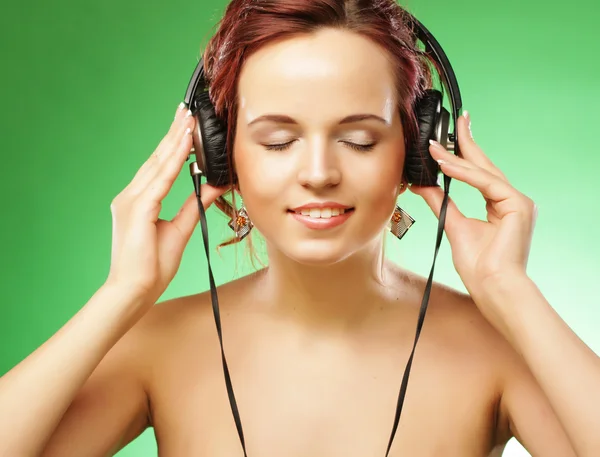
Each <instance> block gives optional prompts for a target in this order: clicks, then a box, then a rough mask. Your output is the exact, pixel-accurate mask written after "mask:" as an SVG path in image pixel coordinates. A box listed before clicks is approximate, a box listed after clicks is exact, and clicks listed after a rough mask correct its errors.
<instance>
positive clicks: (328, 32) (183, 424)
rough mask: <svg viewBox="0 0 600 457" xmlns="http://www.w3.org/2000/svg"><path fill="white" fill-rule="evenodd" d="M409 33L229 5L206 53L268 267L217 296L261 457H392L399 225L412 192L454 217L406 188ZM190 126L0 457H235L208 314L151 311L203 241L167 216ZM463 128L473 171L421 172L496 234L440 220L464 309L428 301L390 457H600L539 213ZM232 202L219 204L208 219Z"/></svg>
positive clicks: (365, 10) (326, 4) (403, 330)
mask: <svg viewBox="0 0 600 457" xmlns="http://www.w3.org/2000/svg"><path fill="white" fill-rule="evenodd" d="M405 17H406V16H405V12H404V11H403V10H402V9H401V8H400V7H399V6H397V5H396V4H395V3H393V0H377V1H376V0H348V1H344V0H304V1H292V0H272V1H255V0H254V1H253V0H234V1H232V3H231V4H230V5H229V7H228V8H227V11H226V13H225V17H224V19H223V21H222V23H221V26H220V28H219V30H218V32H217V34H216V35H215V37H214V38H213V40H212V41H211V43H210V44H209V46H208V48H207V51H206V53H205V62H206V66H207V68H206V70H207V75H208V77H209V79H210V81H211V98H212V100H213V102H214V103H215V106H216V108H217V110H218V112H221V113H225V112H227V115H228V116H229V119H230V120H231V119H233V120H234V122H233V123H230V139H231V141H232V143H231V145H232V147H231V150H232V154H233V157H232V158H233V162H234V165H235V172H236V174H237V177H238V181H237V182H238V183H237V185H236V189H235V191H236V192H238V193H239V195H241V197H242V198H243V202H244V207H245V209H246V211H247V213H248V215H249V217H250V218H251V220H252V222H253V224H254V226H255V229H256V230H258V231H260V232H261V233H262V235H263V236H264V238H265V240H266V244H267V251H268V257H269V259H268V260H269V266H268V267H267V268H264V269H261V270H259V271H258V272H256V273H254V274H251V275H249V276H246V277H243V278H241V279H239V280H236V281H233V282H231V283H228V284H225V285H223V286H222V287H220V288H219V299H220V307H221V317H222V324H223V328H224V336H225V343H224V344H225V350H226V353H227V360H228V363H229V369H230V372H231V375H232V380H233V384H234V388H235V392H236V398H237V400H238V405H239V411H240V415H241V418H242V422H243V426H244V433H245V438H246V448H247V450H248V455H250V456H260V457H281V456H286V457H307V456H311V457H316V456H318V457H336V456H340V457H341V456H344V457H365V456H383V455H385V451H386V446H387V442H388V439H389V435H390V430H391V425H392V420H393V417H394V411H395V406H396V399H397V395H398V387H399V384H400V380H401V377H402V373H403V370H404V366H405V361H406V360H407V358H408V354H409V351H410V349H411V346H412V341H413V338H414V325H415V322H416V317H417V313H418V309H419V305H420V302H421V298H422V294H423V290H424V288H425V280H424V278H422V277H420V276H418V275H416V274H414V273H411V272H409V271H405V270H403V269H402V268H400V267H398V266H397V265H395V264H393V263H392V262H391V261H390V260H388V259H386V258H385V257H384V256H383V254H382V243H383V237H384V233H385V227H386V225H387V223H388V221H389V219H390V217H391V216H392V213H393V211H394V206H395V204H396V200H397V198H398V197H399V196H400V195H401V194H402V193H403V192H405V191H406V190H407V189H409V188H410V190H411V191H412V192H415V193H416V194H418V195H420V196H421V197H422V198H423V199H424V200H425V201H426V202H427V204H428V205H429V206H430V207H431V209H432V210H433V211H434V212H435V213H436V214H437V211H438V210H439V208H440V204H441V200H442V197H443V191H442V190H441V189H440V188H439V187H422V188H418V187H416V186H412V187H409V186H408V183H407V181H406V176H405V172H404V161H405V152H406V147H407V145H408V144H410V142H411V141H414V140H415V135H416V134H417V130H416V128H415V119H414V113H412V111H411V107H412V103H413V101H414V100H415V98H416V97H417V96H418V94H419V93H420V91H422V90H423V89H425V88H426V85H427V80H428V78H427V69H426V62H424V61H423V60H422V59H420V58H419V57H418V54H417V51H416V47H414V45H410V43H414V39H411V36H410V33H411V32H410V30H409V28H408V27H407V26H406V23H405V20H404V19H405ZM402 43H404V44H402ZM406 43H409V45H406ZM186 111H187V110H186V109H185V107H180V109H178V111H177V114H176V116H175V120H174V122H173V124H172V126H171V128H170V130H169V132H168V133H167V135H166V136H165V138H164V139H163V141H161V143H160V144H159V145H158V147H157V149H156V150H155V151H154V153H153V154H152V155H151V157H150V158H149V159H148V161H147V162H146V163H145V164H144V165H143V166H142V167H141V169H140V170H139V172H138V173H137V174H136V176H135V177H134V179H133V180H132V181H131V183H130V184H129V185H128V186H127V187H126V188H125V189H124V190H123V191H122V192H121V193H120V194H119V195H118V196H117V197H116V198H115V199H114V201H113V204H112V206H111V208H112V211H113V217H114V237H113V250H112V263H111V268H110V273H109V275H108V278H107V280H106V283H105V284H104V285H103V286H102V287H101V288H100V289H99V290H98V291H97V293H96V294H94V296H93V297H92V298H91V299H90V301H89V302H88V303H87V304H86V305H85V306H84V307H83V308H82V309H81V311H80V312H78V313H77V314H76V315H75V316H74V317H73V318H72V319H71V320H70V321H69V322H68V323H67V324H66V325H65V326H64V327H63V328H61V329H60V331H58V332H57V333H56V334H55V335H54V336H53V337H52V338H51V339H49V340H48V341H47V342H46V343H45V344H43V345H42V346H41V347H40V348H39V349H37V350H36V351H35V352H34V353H32V354H31V355H30V356H29V357H27V358H26V359H25V360H24V361H22V362H21V363H20V364H19V365H17V366H16V367H15V368H14V369H13V370H11V371H10V372H9V373H7V374H6V375H5V376H4V377H3V378H2V379H0V455H1V456H10V457H21V456H37V455H43V456H61V457H67V456H105V455H113V454H114V453H116V452H117V451H118V450H119V449H120V448H122V447H123V446H125V445H126V444H127V443H128V442H130V441H131V440H133V439H135V437H136V436H138V435H139V434H140V433H141V432H142V431H143V430H144V429H146V428H147V427H153V428H154V431H155V434H156V439H157V443H158V448H159V452H160V455H161V456H166V457H183V456H186V457H187V456H210V457H225V456H227V457H230V456H241V455H243V451H242V447H241V445H240V441H239V440H238V437H237V432H236V428H235V424H234V420H233V417H232V414H231V411H230V408H229V403H228V398H227V393H226V389H225V383H224V381H223V373H222V369H221V355H220V350H219V346H218V339H217V335H216V332H215V328H214V322H213V316H212V310H211V302H210V294H208V293H199V294H197V295H192V296H186V297H181V298H178V299H173V300H169V301H166V302H163V303H160V304H159V305H157V306H153V305H154V303H155V302H156V300H158V297H160V295H161V294H162V292H163V291H164V290H165V289H166V287H167V286H168V284H169V283H170V281H171V280H172V279H173V277H174V275H175V273H176V272H177V269H178V266H179V262H180V259H181V256H182V253H183V250H184V247H185V246H186V244H187V242H188V240H189V238H190V236H191V234H192V231H193V230H194V228H195V227H196V225H197V223H198V209H197V207H196V201H195V196H194V195H193V194H192V195H191V196H190V198H189V199H188V200H187V201H186V202H185V204H184V205H183V207H182V209H181V211H180V213H179V214H178V215H177V216H176V217H175V218H174V219H173V220H171V221H165V220H161V219H159V211H160V207H161V201H162V199H163V198H164V197H165V196H166V195H167V193H168V192H169V190H170V188H171V185H172V183H173V181H174V179H175V178H176V176H177V175H178V173H179V172H180V170H181V168H182V167H183V166H184V164H185V162H186V157H187V155H188V154H189V152H190V149H191V146H192V139H191V135H190V134H189V132H190V131H191V130H192V129H193V128H194V124H195V120H194V117H193V116H190V115H188V114H189V113H187V114H186ZM357 115H358V116H357ZM349 116H353V117H352V118H350V119H349V118H348V117H349ZM469 125H470V120H469V118H468V116H467V115H466V114H465V116H464V117H461V118H460V120H459V122H458V131H459V141H460V147H461V151H462V157H460V158H459V157H456V156H455V155H453V154H451V153H449V152H447V151H446V150H444V148H442V147H440V146H439V145H436V144H432V146H431V148H430V153H431V155H432V156H433V157H434V158H435V159H436V160H439V163H440V164H441V169H442V171H443V172H444V173H445V174H447V175H449V176H450V177H452V178H454V179H457V180H460V181H463V182H465V183H468V184H469V185H471V186H473V187H475V188H477V189H478V190H480V191H481V193H482V195H483V196H484V198H485V200H486V208H487V214H488V216H487V221H479V220H473V219H469V218H466V217H464V216H463V215H462V214H461V212H460V210H459V209H458V208H457V207H456V206H455V205H454V203H451V204H450V206H449V208H448V215H447V220H446V232H447V236H448V239H449V242H450V244H451V247H452V255H453V260H454V264H455V266H456V269H457V271H458V273H459V274H460V277H461V278H462V280H463V282H464V284H465V287H466V288H467V290H468V291H469V294H463V293H459V292H457V291H455V290H452V289H450V288H448V287H445V286H443V285H441V284H435V285H434V287H433V290H432V295H431V299H430V305H429V311H428V315H427V319H426V323H425V326H424V329H423V333H422V336H421V339H420V341H419V346H418V347H417V355H416V358H415V361H414V364H413V368H412V372H411V380H410V385H409V389H408V394H407V397H406V401H405V404H404V410H403V413H402V418H401V421H400V426H399V428H398V432H397V435H396V438H395V441H394V443H393V446H392V448H391V451H390V454H389V455H390V456H393V457H399V456H415V457H425V456H440V455H444V456H461V457H466V456H473V457H475V456H490V455H496V456H498V455H500V454H501V452H502V449H503V447H504V444H505V443H506V442H507V440H508V439H509V438H510V437H512V436H516V437H517V438H518V439H519V440H520V441H521V443H523V445H524V446H525V447H526V448H527V449H528V450H529V451H530V452H531V454H532V455H539V456H545V457H550V456H556V457H559V456H560V457H565V456H575V455H578V456H592V455H593V456H597V455H600V438H599V436H600V435H598V433H597V432H598V430H599V429H600V414H599V413H598V411H600V396H599V395H598V389H597V386H598V385H600V363H599V361H598V358H597V357H596V356H595V354H593V353H592V352H591V351H590V350H589V349H588V348H587V347H586V346H585V345H584V344H583V343H582V342H581V341H580V340H579V339H578V338H577V337H576V336H575V335H574V334H573V333H572V332H571V331H570V329H569V328H568V327H567V326H566V325H565V323H564V322H563V321H562V320H561V319H560V318H559V317H558V316H557V315H556V314H555V313H554V312H553V310H552V308H551V307H550V305H549V304H548V303H547V302H546V300H545V299H544V297H543V296H542V294H541V293H540V292H539V290H538V289H537V288H536V286H535V284H534V283H533V282H532V281H531V279H529V277H528V276H527V273H526V263H527V258H528V253H529V243H530V240H531V236H532V230H533V226H534V221H535V205H534V203H533V202H532V201H531V200H530V199H529V198H527V197H526V196H524V195H523V194H521V193H520V192H519V191H518V190H516V189H514V188H513V187H512V186H511V185H510V183H509V182H508V181H507V180H506V178H505V176H504V175H503V174H502V172H501V171H500V170H498V169H497V168H496V167H495V166H494V165H493V163H492V162H491V161H490V160H489V159H488V158H487V157H486V156H485V154H484V153H483V151H482V150H481V149H480V148H479V147H478V146H477V144H476V143H475V142H474V140H473V138H472V137H471V136H470V134H469ZM227 190H229V189H215V188H212V187H210V186H207V185H205V186H204V189H203V192H202V195H203V199H204V200H203V204H204V206H205V207H208V206H209V205H210V204H211V203H213V202H214V201H215V199H216V198H217V197H219V196H220V195H222V194H223V193H224V192H225V191H227ZM302 209H305V210H306V209H308V214H305V215H304V216H302ZM305 213H306V211H305ZM335 218H339V219H335ZM565 373H568V376H565Z"/></svg>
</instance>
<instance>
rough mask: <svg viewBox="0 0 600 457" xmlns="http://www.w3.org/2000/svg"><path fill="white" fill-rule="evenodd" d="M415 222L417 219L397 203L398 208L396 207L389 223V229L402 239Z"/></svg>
mask: <svg viewBox="0 0 600 457" xmlns="http://www.w3.org/2000/svg"><path fill="white" fill-rule="evenodd" d="M414 223H415V220H414V219H413V218H412V217H411V216H410V214H408V213H407V212H406V211H404V210H403V209H402V208H400V207H399V206H398V205H396V208H394V214H392V217H391V218H390V222H389V224H388V230H389V231H390V232H391V233H392V235H394V236H395V237H396V238H398V239H399V240H401V239H402V237H404V235H406V232H408V229H410V228H411V227H412V225H413V224H414Z"/></svg>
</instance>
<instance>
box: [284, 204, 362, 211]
mask: <svg viewBox="0 0 600 457" xmlns="http://www.w3.org/2000/svg"><path fill="white" fill-rule="evenodd" d="M311 208H340V209H342V208H343V209H350V208H352V207H351V206H348V205H342V204H341V203H337V202H309V203H307V204H305V205H302V206H297V207H296V208H292V209H291V211H301V210H303V209H311Z"/></svg>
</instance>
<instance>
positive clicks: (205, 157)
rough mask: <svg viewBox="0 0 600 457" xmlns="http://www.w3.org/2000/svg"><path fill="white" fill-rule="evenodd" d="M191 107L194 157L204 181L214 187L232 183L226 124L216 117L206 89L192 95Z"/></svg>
mask: <svg viewBox="0 0 600 457" xmlns="http://www.w3.org/2000/svg"><path fill="white" fill-rule="evenodd" d="M191 109H192V112H193V113H194V115H195V116H196V121H197V122H196V125H197V132H196V134H195V135H194V149H195V150H196V159H197V161H199V162H201V163H198V165H199V166H200V169H201V170H202V172H203V173H204V176H205V177H206V181H207V182H208V183H209V184H211V185H213V186H215V187H222V186H227V185H229V184H232V182H231V176H230V172H229V160H228V157H227V125H226V124H225V123H224V122H222V121H221V120H220V119H219V118H218V117H217V115H216V113H215V107H214V105H213V104H212V102H211V101H210V98H209V95H208V92H207V91H202V92H200V93H197V94H196V95H195V96H194V99H193V106H192V107H191Z"/></svg>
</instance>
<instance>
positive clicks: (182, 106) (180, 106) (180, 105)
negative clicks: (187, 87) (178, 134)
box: [173, 102, 185, 120]
mask: <svg viewBox="0 0 600 457" xmlns="http://www.w3.org/2000/svg"><path fill="white" fill-rule="evenodd" d="M183 108H185V103H184V102H181V103H180V104H179V105H178V106H177V111H175V116H173V120H175V119H177V115H178V114H179V113H181V110H182V109H183Z"/></svg>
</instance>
